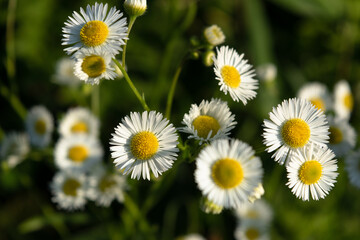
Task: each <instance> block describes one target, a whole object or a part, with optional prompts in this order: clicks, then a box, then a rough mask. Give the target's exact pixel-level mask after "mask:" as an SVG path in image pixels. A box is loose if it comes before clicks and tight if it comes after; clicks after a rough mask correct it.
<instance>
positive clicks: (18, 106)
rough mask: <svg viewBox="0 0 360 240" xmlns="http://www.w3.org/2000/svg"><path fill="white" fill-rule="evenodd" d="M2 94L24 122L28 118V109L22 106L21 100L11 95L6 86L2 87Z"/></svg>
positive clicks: (0, 92) (0, 87) (0, 91)
mask: <svg viewBox="0 0 360 240" xmlns="http://www.w3.org/2000/svg"><path fill="white" fill-rule="evenodd" d="M0 94H1V95H2V96H3V97H4V98H6V99H7V100H8V101H9V103H10V105H11V106H12V107H13V108H14V110H15V112H16V113H17V114H18V115H19V116H20V117H21V119H22V120H24V119H25V116H26V108H25V107H24V106H23V105H22V103H21V102H20V100H19V98H18V97H17V96H16V95H15V94H13V93H11V92H10V91H9V89H8V88H7V87H5V86H0Z"/></svg>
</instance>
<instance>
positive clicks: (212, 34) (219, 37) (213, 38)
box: [204, 25, 225, 46]
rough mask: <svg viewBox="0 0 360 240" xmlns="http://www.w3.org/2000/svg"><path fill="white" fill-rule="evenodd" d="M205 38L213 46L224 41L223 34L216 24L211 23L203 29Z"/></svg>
mask: <svg viewBox="0 0 360 240" xmlns="http://www.w3.org/2000/svg"><path fill="white" fill-rule="evenodd" d="M204 37H205V40H206V41H207V42H208V43H209V44H210V45H213V46H217V45H220V44H222V43H223V42H225V35H224V33H223V31H222V30H221V28H220V27H219V26H218V25H211V26H209V27H207V28H205V30H204Z"/></svg>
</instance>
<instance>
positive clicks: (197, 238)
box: [175, 233, 206, 240]
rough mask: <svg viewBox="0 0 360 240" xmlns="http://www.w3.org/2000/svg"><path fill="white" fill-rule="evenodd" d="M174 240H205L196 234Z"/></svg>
mask: <svg viewBox="0 0 360 240" xmlns="http://www.w3.org/2000/svg"><path fill="white" fill-rule="evenodd" d="M175 240H206V239H205V238H204V237H203V236H201V235H200V234H198V233H189V234H186V235H184V236H181V237H178V238H176V239H175Z"/></svg>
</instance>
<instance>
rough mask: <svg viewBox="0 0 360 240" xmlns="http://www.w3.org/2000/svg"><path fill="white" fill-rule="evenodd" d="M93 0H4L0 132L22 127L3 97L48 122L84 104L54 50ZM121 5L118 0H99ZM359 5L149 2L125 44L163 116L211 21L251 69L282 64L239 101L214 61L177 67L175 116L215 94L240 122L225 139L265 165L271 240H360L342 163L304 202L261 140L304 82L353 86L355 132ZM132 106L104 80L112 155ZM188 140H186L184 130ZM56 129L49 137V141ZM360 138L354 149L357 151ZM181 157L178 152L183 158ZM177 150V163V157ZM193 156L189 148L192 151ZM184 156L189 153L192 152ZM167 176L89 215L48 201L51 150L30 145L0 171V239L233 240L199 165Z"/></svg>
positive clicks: (125, 92)
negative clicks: (56, 78) (58, 67)
mask: <svg viewBox="0 0 360 240" xmlns="http://www.w3.org/2000/svg"><path fill="white" fill-rule="evenodd" d="M94 2H95V1H83V0H81V1H68V0H63V1H59V0H31V1H29V0H10V1H4V0H1V1H0V6H1V8H0V23H1V25H0V30H1V33H2V34H1V38H0V41H1V45H0V47H1V49H0V53H1V55H0V56H1V65H0V70H1V72H0V73H1V79H0V90H1V97H0V106H1V114H0V116H1V117H0V127H1V129H2V131H3V132H5V133H6V132H9V131H11V130H16V131H22V130H24V123H23V119H22V118H21V116H20V115H19V114H18V113H17V112H16V111H15V110H14V108H13V106H14V105H12V104H14V101H13V102H10V101H8V99H9V97H8V96H9V94H10V93H12V94H13V96H15V97H17V98H18V99H19V100H20V102H21V103H22V104H23V106H24V107H25V108H26V109H29V108H31V107H32V106H34V105H39V104H43V105H45V106H46V107H47V108H48V109H49V110H50V111H51V112H52V113H53V115H54V118H55V119H56V120H55V124H57V123H58V119H59V117H60V116H62V115H63V114H64V113H65V112H66V111H67V110H68V109H69V108H70V107H73V106H79V105H80V106H85V107H90V106H91V98H90V95H89V94H86V91H84V89H83V88H84V87H80V88H75V89H74V88H73V89H71V88H68V87H65V86H60V85H57V84H54V83H53V82H52V81H51V78H52V75H53V74H54V71H55V63H56V61H57V60H58V59H59V58H61V57H63V56H65V53H64V51H63V47H62V46H61V38H62V30H61V28H62V27H63V25H64V22H65V21H66V20H67V18H68V16H70V15H71V13H72V12H73V11H79V8H80V7H85V6H86V5H87V4H92V3H94ZM106 2H107V3H108V4H109V5H110V6H116V7H117V8H120V9H122V3H123V1H120V0H118V1H106ZM359 23H360V1H358V0H231V1H230V0H198V1H195V0H149V1H148V10H147V12H146V14H145V15H144V16H142V17H140V18H138V20H137V21H136V23H135V25H134V28H133V30H132V32H131V35H130V40H129V41H128V47H127V68H128V73H129V75H130V76H131V77H132V80H133V81H134V82H135V83H136V85H137V87H138V89H139V90H140V91H141V92H144V94H145V96H146V100H147V102H148V104H149V106H150V108H151V109H156V110H158V111H161V112H164V110H165V104H166V97H167V93H168V90H169V87H170V84H171V79H172V76H173V74H174V72H175V69H176V68H177V66H178V65H179V63H180V61H181V59H182V57H183V56H184V54H185V53H186V50H187V48H188V47H189V44H190V43H189V39H190V38H191V37H192V36H200V37H201V35H202V31H203V29H204V28H205V27H207V26H209V25H212V24H217V25H218V26H220V27H221V28H222V29H223V31H224V33H225V35H226V42H225V44H226V45H229V46H230V47H233V48H235V49H236V50H237V51H238V52H240V53H241V52H243V53H245V58H247V59H249V62H250V63H251V64H252V65H254V67H256V66H258V65H260V64H263V63H268V62H272V63H274V64H276V66H277V68H278V77H277V80H276V82H275V84H276V86H275V87H273V88H272V90H271V91H270V90H269V89H268V88H266V87H264V86H263V83H260V89H259V92H258V96H257V98H256V99H255V100H253V101H250V102H249V104H247V105H246V106H244V105H243V104H241V103H236V102H233V101H232V100H231V98H230V97H229V96H225V95H224V94H223V93H222V92H220V91H219V90H218V86H217V82H216V81H215V78H214V73H213V70H212V68H211V67H205V66H204V65H203V64H202V61H201V60H189V61H187V62H186V63H185V64H184V67H183V71H182V73H181V75H180V78H179V83H178V86H177V89H176V93H175V98H174V104H173V111H172V116H171V121H172V123H173V124H174V125H175V126H176V127H180V126H181V120H182V117H183V115H184V113H186V112H188V111H189V108H190V105H191V104H192V103H200V102H201V100H202V99H210V98H211V97H213V96H216V97H220V98H222V99H224V100H227V101H228V102H229V106H230V109H231V111H232V112H233V113H234V114H235V115H236V121H237V122H238V125H237V126H236V128H235V129H234V130H233V131H232V137H235V138H238V139H240V140H243V141H246V142H248V143H249V144H250V145H252V146H253V147H254V148H255V149H256V150H257V154H258V155H259V156H260V157H261V159H262V162H263V165H264V167H265V176H264V181H263V185H264V188H265V195H264V198H265V199H266V200H267V201H268V202H269V203H270V204H271V206H272V207H273V209H274V213H275V218H274V221H273V224H272V228H271V237H272V239H309V240H310V239H311V240H312V239H360V204H359V202H360V190H359V189H357V188H355V187H353V186H351V185H350V184H349V181H348V176H347V174H346V172H345V171H344V163H343V159H339V173H340V175H339V177H338V179H337V180H338V182H337V183H336V185H335V188H334V189H333V190H332V191H331V192H330V194H329V195H328V196H327V197H326V198H325V199H324V200H320V201H311V202H302V201H301V200H298V199H296V197H295V196H294V195H293V194H292V193H291V191H290V189H288V187H287V186H285V183H286V181H287V179H286V173H285V169H284V167H283V166H279V165H277V164H276V163H275V162H274V161H273V160H272V159H271V158H270V156H271V155H270V154H267V153H265V152H264V151H263V150H264V147H263V145H262V138H261V137H260V136H261V133H262V127H261V124H262V121H263V119H264V118H267V117H268V112H270V111H271V108H272V106H274V105H277V104H279V103H280V102H281V101H282V100H283V99H286V98H289V97H294V96H296V94H297V91H298V89H299V88H300V87H301V86H302V85H303V84H305V83H307V82H313V81H317V82H321V83H324V84H326V85H327V86H328V88H329V90H330V91H332V90H333V86H334V84H335V83H336V82H337V81H338V80H340V79H346V80H348V81H349V83H350V85H351V87H352V92H353V94H354V97H355V110H354V112H353V114H352V118H351V120H350V122H351V124H352V125H353V126H354V127H355V129H356V130H357V132H359V129H360V111H359V110H358V106H359V103H360V95H359V94H358V93H359V92H360V84H359V81H358V77H359V76H360V56H359V43H360V35H359V30H360V24H359ZM130 111H142V108H141V105H140V104H139V103H138V101H137V99H136V98H135V97H134V95H133V93H132V92H131V91H130V89H129V88H128V86H127V84H126V82H125V81H124V80H121V79H120V80H119V79H117V80H114V81H102V82H101V84H100V116H99V117H100V119H101V140H102V144H103V147H104V149H105V153H106V154H105V156H106V158H105V161H106V162H107V163H109V164H111V159H110V158H109V150H108V149H109V144H108V140H109V138H110V133H111V132H112V131H113V129H114V127H115V126H116V125H117V124H118V123H119V122H120V120H121V118H123V117H124V116H125V115H127V114H128V113H129V112H130ZM181 136H182V139H185V138H186V136H185V135H181ZM57 138H58V135H57V134H56V133H55V134H54V140H53V143H55V142H56V139H57ZM358 145H359V144H357V146H358ZM182 157H184V156H182ZM182 157H180V158H182ZM192 157H195V155H192ZM187 160H188V159H187ZM176 168H177V169H176V171H175V170H174V169H171V170H169V171H168V172H166V173H165V174H164V176H163V177H162V178H163V179H165V180H166V181H159V182H146V181H140V182H139V181H135V180H130V181H129V185H130V186H131V189H130V190H129V191H128V194H129V195H131V196H132V198H131V199H132V201H130V200H129V201H125V204H118V203H113V204H112V205H111V207H110V208H100V207H96V206H95V205H94V204H93V203H89V204H87V206H86V208H85V210H84V211H77V212H73V213H67V212H64V211H59V210H57V209H56V206H55V205H54V204H53V203H52V202H51V194H50V192H49V182H50V181H51V179H52V177H53V175H54V173H55V172H56V169H55V166H54V163H53V158H52V150H51V148H49V149H47V150H46V151H44V152H43V151H41V152H40V151H32V152H31V154H30V155H29V157H28V158H27V159H26V160H25V161H24V162H23V163H21V164H20V165H18V166H17V167H16V168H15V169H11V170H1V172H0V174H1V175H0V199H1V200H0V203H1V204H0V239H4V240H6V239H50V238H51V239H163V240H166V239H174V237H177V236H180V235H183V234H186V233H190V232H199V233H201V234H202V235H203V236H205V237H207V238H208V239H213V240H215V239H233V232H234V230H235V226H236V221H235V218H234V217H233V215H232V213H231V212H230V211H228V210H226V211H224V212H223V213H222V214H220V215H207V214H205V213H203V212H202V211H201V210H200V208H199V198H200V197H201V193H200V191H199V190H197V187H196V185H195V183H194V177H193V171H194V162H192V163H187V162H186V161H183V162H181V163H179V164H178V165H176Z"/></svg>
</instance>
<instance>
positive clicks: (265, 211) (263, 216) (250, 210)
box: [235, 199, 273, 225]
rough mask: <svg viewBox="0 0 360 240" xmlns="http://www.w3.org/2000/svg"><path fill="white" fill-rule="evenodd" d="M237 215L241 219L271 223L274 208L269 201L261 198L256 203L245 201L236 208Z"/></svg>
mask: <svg viewBox="0 0 360 240" xmlns="http://www.w3.org/2000/svg"><path fill="white" fill-rule="evenodd" d="M235 216H236V217H237V218H238V219H239V220H240V221H243V220H254V221H258V222H260V221H261V222H263V223H264V224H266V225H270V223H271V221H272V218H273V210H272V208H271V206H270V205H269V203H267V202H266V201H265V200H262V199H259V200H257V201H255V202H254V203H245V204H244V205H241V206H240V207H239V208H237V209H235Z"/></svg>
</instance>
